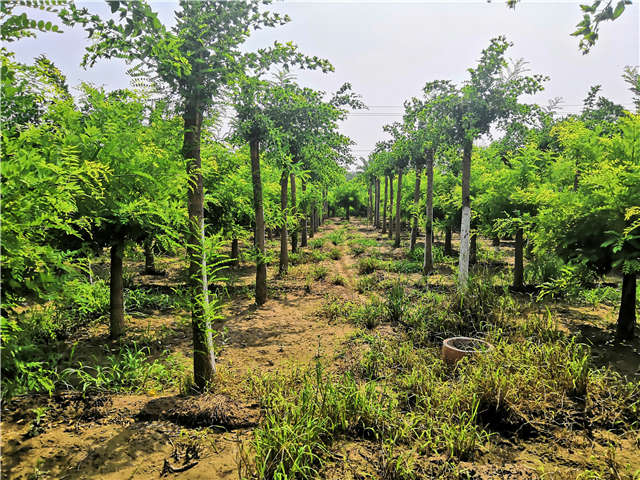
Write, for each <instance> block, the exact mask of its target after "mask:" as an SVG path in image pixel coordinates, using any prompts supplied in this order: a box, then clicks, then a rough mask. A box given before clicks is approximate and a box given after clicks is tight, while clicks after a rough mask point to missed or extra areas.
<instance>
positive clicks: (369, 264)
mask: <svg viewBox="0 0 640 480" xmlns="http://www.w3.org/2000/svg"><path fill="white" fill-rule="evenodd" d="M357 267H358V273H359V274H360V275H366V274H368V273H373V272H375V271H376V270H378V269H379V268H380V267H381V265H380V260H377V259H375V258H371V257H366V258H361V259H359V260H358V263H357Z"/></svg>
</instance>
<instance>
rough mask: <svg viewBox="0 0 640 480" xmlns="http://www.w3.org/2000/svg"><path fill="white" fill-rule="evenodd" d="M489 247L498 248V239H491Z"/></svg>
mask: <svg viewBox="0 0 640 480" xmlns="http://www.w3.org/2000/svg"><path fill="white" fill-rule="evenodd" d="M491 245H493V246H494V247H500V237H493V238H492V239H491Z"/></svg>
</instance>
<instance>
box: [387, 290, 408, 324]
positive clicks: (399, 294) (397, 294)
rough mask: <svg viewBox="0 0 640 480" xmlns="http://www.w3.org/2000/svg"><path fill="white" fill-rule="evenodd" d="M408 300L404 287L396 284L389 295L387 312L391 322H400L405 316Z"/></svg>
mask: <svg viewBox="0 0 640 480" xmlns="http://www.w3.org/2000/svg"><path fill="white" fill-rule="evenodd" d="M405 309H406V298H405V290H404V285H402V284H401V283H400V282H396V283H395V284H394V285H393V287H391V290H389V293H388V294H387V302H386V310H387V318H388V319H389V321H390V322H393V323H397V322H400V321H401V320H402V319H403V317H404V314H405Z"/></svg>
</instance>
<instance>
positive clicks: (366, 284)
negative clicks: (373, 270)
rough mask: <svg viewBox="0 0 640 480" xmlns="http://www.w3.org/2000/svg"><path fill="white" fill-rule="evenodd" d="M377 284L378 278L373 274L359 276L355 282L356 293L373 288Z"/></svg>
mask: <svg viewBox="0 0 640 480" xmlns="http://www.w3.org/2000/svg"><path fill="white" fill-rule="evenodd" d="M377 284H378V279H377V278H376V276H375V275H366V276H364V277H360V278H359V279H358V280H357V282H356V290H357V291H358V293H366V292H370V291H371V290H373V289H374V288H375V287H376V285H377Z"/></svg>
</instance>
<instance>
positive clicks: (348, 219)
mask: <svg viewBox="0 0 640 480" xmlns="http://www.w3.org/2000/svg"><path fill="white" fill-rule="evenodd" d="M350 207H351V205H350V204H348V203H347V222H349V221H350V220H351V219H350V218H349V208H350Z"/></svg>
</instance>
